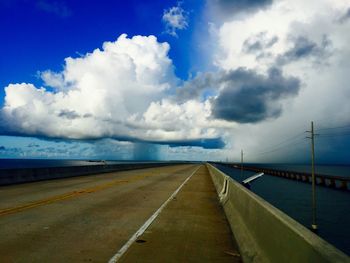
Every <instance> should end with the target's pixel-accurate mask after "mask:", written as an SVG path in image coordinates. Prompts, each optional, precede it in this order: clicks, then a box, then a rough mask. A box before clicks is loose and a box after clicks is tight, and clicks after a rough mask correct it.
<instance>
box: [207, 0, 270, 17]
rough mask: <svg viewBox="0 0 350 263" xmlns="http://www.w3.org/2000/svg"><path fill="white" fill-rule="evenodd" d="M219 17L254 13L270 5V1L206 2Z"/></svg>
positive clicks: (222, 0)
mask: <svg viewBox="0 0 350 263" xmlns="http://www.w3.org/2000/svg"><path fill="white" fill-rule="evenodd" d="M208 2H209V5H211V6H212V8H214V9H215V10H216V12H218V13H219V14H220V15H221V16H226V17H231V16H233V15H235V14H237V13H242V12H254V11H257V10H259V9H262V8H266V7H268V6H270V5H271V4H272V2H273V1H272V0H208Z"/></svg>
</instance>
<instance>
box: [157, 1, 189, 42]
mask: <svg viewBox="0 0 350 263" xmlns="http://www.w3.org/2000/svg"><path fill="white" fill-rule="evenodd" d="M162 20H163V22H164V23H165V28H166V30H165V32H166V33H168V34H170V35H172V36H174V37H176V36H177V33H176V31H177V30H184V29H186V28H187V27H188V14H187V12H186V11H185V10H184V9H183V8H182V7H181V4H180V2H178V4H177V6H173V7H171V8H169V9H166V10H164V13H163V18H162Z"/></svg>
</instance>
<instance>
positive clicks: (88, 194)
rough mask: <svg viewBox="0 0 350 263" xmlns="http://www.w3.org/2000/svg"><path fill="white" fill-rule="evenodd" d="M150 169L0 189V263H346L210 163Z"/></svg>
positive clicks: (340, 253) (317, 239)
mask: <svg viewBox="0 0 350 263" xmlns="http://www.w3.org/2000/svg"><path fill="white" fill-rule="evenodd" d="M155 166H156V165H152V167H145V166H142V167H134V168H138V169H134V168H133V167H129V168H128V169H124V170H123V169H120V170H119V171H111V170H108V169H107V170H103V171H102V172H103V173H98V174H94V175H84V176H82V175H79V176H75V177H68V178H60V179H54V180H42V181H36V182H31V183H21V184H14V185H7V186H2V187H0V200H1V201H0V262H242V261H243V262H349V257H348V256H346V255H345V254H344V253H342V252H341V251H339V250H337V249H336V248H334V247H333V246H332V245H330V244H328V243H327V242H326V241H324V240H322V239H321V238H319V237H318V236H317V235H315V234H314V233H312V232H310V231H309V230H308V229H306V228H304V227H303V226H301V225H300V224H299V223H297V222H295V221H294V220H293V219H291V218H290V217H288V216H287V215H285V214H284V213H282V212H281V211H279V210H278V209H276V208H274V207H273V206H271V205H270V204H268V203H267V202H265V201H264V200H262V199H261V198H259V197H258V196H256V195H255V194H253V193H252V192H250V191H249V190H247V189H246V188H245V187H243V186H242V185H240V184H239V183H237V182H235V181H234V180H232V179H231V178H229V177H228V176H226V175H225V174H223V173H222V172H221V171H219V170H218V169H216V168H215V167H213V166H211V165H210V164H196V163H192V164H191V163H184V164H180V163H178V164H167V165H164V166H162V167H155ZM101 169H102V168H101ZM103 169H106V167H104V168H103ZM122 170H123V171H122ZM33 173H34V172H33ZM34 174H36V175H37V174H40V173H37V172H35V173H34ZM21 176H23V174H22V175H21ZM31 176H33V175H31ZM18 178H19V177H18ZM18 178H17V179H18ZM17 179H16V180H17ZM42 179H43V178H42Z"/></svg>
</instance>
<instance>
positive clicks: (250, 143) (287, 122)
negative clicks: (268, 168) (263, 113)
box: [213, 0, 350, 161]
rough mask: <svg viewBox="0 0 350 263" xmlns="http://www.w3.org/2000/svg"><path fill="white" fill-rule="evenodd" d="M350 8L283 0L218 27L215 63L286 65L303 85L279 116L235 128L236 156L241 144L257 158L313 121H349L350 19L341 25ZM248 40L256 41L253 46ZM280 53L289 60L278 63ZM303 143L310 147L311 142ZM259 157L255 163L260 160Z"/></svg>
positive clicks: (260, 68) (326, 0)
mask: <svg viewBox="0 0 350 263" xmlns="http://www.w3.org/2000/svg"><path fill="white" fill-rule="evenodd" d="M348 7H349V2H348V1H345V0H343V1H342V0H337V1H333V0H332V1H331V0H323V1H316V0H312V1H307V2H305V1H301V0H300V1H299V0H298V1H287V0H279V1H275V2H274V3H273V4H272V5H271V7H269V8H267V9H263V10H260V11H258V12H256V13H254V14H250V15H246V16H244V17H242V18H241V19H240V20H238V19H235V20H230V21H228V22H226V23H223V24H222V25H221V26H219V28H218V30H217V33H216V34H215V35H213V39H214V41H216V43H217V49H216V51H214V57H215V61H214V63H215V65H216V66H217V67H218V68H219V69H224V70H235V69H238V68H241V67H245V68H248V69H251V70H254V71H257V72H260V73H262V74H266V71H267V70H268V69H269V68H270V67H271V66H277V67H283V71H284V72H285V73H286V75H289V76H294V77H297V78H299V79H300V80H301V83H302V88H301V91H300V93H299V95H298V96H297V97H296V98H295V99H293V100H285V101H283V108H284V111H283V114H282V115H281V116H280V118H278V119H275V120H270V121H265V122H261V123H259V124H255V125H239V126H236V128H235V129H234V130H233V131H232V138H233V140H232V145H233V149H232V150H233V152H234V153H236V154H237V155H236V159H238V158H237V157H238V155H239V151H240V149H241V148H243V149H246V150H247V152H250V155H251V156H252V155H254V154H252V153H254V152H255V153H256V152H260V151H262V150H264V149H269V148H271V146H273V145H274V144H276V143H278V142H280V141H283V140H284V139H285V138H288V137H289V136H293V134H297V133H299V132H303V131H305V130H306V129H307V128H309V127H308V125H309V123H310V121H311V120H315V121H316V127H319V126H321V125H322V126H332V125H333V126H334V125H336V124H339V123H344V122H349V121H350V117H349V116H350V106H349V103H348V101H349V99H350V89H349V86H348V85H347V83H349V82H350V76H349V74H348V73H347V72H349V69H350V47H349V45H348V44H347V43H349V42H350V34H348V32H350V23H349V22H346V23H339V18H341V17H342V16H344V14H345V12H346V10H348ZM257 39H260V42H258V41H257ZM298 39H299V40H304V46H302V45H299V46H297V45H296V44H297V40H298ZM272 40H273V41H272ZM276 40H277V41H276ZM269 41H270V42H269ZM269 43H271V45H270V44H269ZM247 44H249V45H251V49H250V50H248V49H247V46H246V45H247ZM254 44H255V45H254ZM254 48H256V49H254ZM297 48H299V49H297ZM322 48H324V52H323V51H322ZM293 49H294V50H293ZM248 51H251V52H248ZM292 51H293V52H294V53H293V52H292ZM288 52H289V53H288ZM287 54H288V55H289V57H288V56H287ZM292 55H294V56H295V57H293V58H292V57H291V56H292ZM281 56H285V58H289V60H288V61H285V64H283V65H278V63H277V61H278V58H280V57H281ZM247 99H248V98H247ZM304 145H305V146H307V141H305V143H304ZM295 149H296V150H297V149H298V148H295ZM292 150H293V147H292V148H291V149H290V151H292ZM286 154H287V153H286V152H285V153H284V154H283V155H281V152H277V153H276V156H277V157H281V158H282V159H283V158H284V157H286V156H287V155H286ZM278 155H279V156H278ZM301 155H302V154H301ZM231 156H232V154H231ZM276 156H274V157H275V160H277V157H276ZM294 156H295V154H294ZM267 157H269V156H267ZM254 158H255V157H254ZM254 158H252V159H250V161H257V160H259V159H254ZM257 158H261V156H260V157H257ZM264 158H266V156H265V157H264ZM267 159H268V158H266V160H267ZM272 159H273V158H272ZM248 160H249V159H248ZM284 160H285V158H284Z"/></svg>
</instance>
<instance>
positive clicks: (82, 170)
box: [0, 163, 179, 186]
mask: <svg viewBox="0 0 350 263" xmlns="http://www.w3.org/2000/svg"><path fill="white" fill-rule="evenodd" d="M176 164H179V163H125V164H113V165H86V166H64V167H48V168H23V169H0V186H1V185H11V184H19V183H28V182H35V181H42V180H50V179H58V178H67V177H74V176H81V175H89V174H98V173H109V172H116V171H126V170H133V169H143V168H151V167H160V166H166V165H176Z"/></svg>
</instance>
